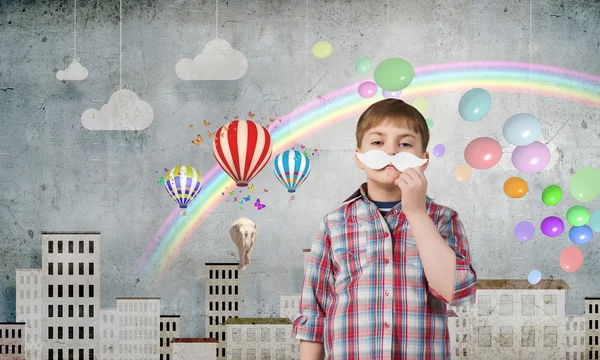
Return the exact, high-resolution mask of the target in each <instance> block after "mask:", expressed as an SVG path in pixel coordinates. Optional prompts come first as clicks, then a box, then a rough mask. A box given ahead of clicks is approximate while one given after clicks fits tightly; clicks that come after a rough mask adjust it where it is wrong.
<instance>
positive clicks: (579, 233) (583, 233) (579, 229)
mask: <svg viewBox="0 0 600 360" xmlns="http://www.w3.org/2000/svg"><path fill="white" fill-rule="evenodd" d="M593 236H594V233H593V232H592V229H591V228H590V227H589V226H587V225H582V226H573V227H572V228H571V230H569V239H571V241H572V242H574V243H575V244H577V245H583V244H587V243H589V242H590V240H592V237H593Z"/></svg>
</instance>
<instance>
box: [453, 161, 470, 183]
mask: <svg viewBox="0 0 600 360" xmlns="http://www.w3.org/2000/svg"><path fill="white" fill-rule="evenodd" d="M471 175H473V169H471V167H470V166H469V165H466V164H462V165H460V166H459V167H457V168H456V171H455V172H454V177H455V178H456V180H458V182H461V183H465V182H467V181H469V179H471Z"/></svg>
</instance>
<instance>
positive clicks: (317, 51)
mask: <svg viewBox="0 0 600 360" xmlns="http://www.w3.org/2000/svg"><path fill="white" fill-rule="evenodd" d="M332 50H333V48H332V47H331V44H330V43H328V42H327V41H319V42H317V43H315V44H314V45H313V47H312V53H313V55H314V56H316V57H318V58H319V59H324V58H326V57H328V56H329V55H331V51H332Z"/></svg>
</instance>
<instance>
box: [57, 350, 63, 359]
mask: <svg viewBox="0 0 600 360" xmlns="http://www.w3.org/2000/svg"><path fill="white" fill-rule="evenodd" d="M58 360H63V349H58Z"/></svg>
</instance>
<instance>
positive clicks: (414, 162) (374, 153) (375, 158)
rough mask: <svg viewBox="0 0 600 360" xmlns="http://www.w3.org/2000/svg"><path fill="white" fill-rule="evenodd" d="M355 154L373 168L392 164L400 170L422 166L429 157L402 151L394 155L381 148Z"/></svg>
mask: <svg viewBox="0 0 600 360" xmlns="http://www.w3.org/2000/svg"><path fill="white" fill-rule="evenodd" d="M355 154H356V156H357V157H358V160H360V162H362V163H363V164H365V166H367V167H369V168H370V169H373V170H379V169H383V168H384V167H386V166H388V165H389V164H392V165H394V167H395V168H396V169H398V171H404V170H406V169H407V168H414V167H417V166H422V165H423V164H425V163H426V162H427V159H421V158H420V157H418V156H416V155H413V154H411V153H409V152H401V153H398V154H396V155H393V156H392V155H389V154H386V153H385V152H383V151H381V150H371V151H367V152H366V153H358V152H356V153H355Z"/></svg>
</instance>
